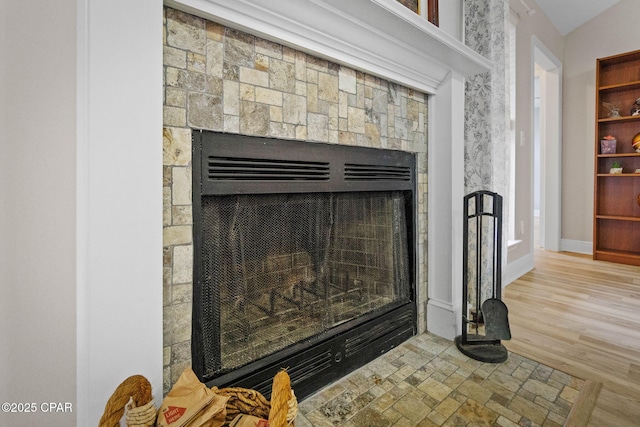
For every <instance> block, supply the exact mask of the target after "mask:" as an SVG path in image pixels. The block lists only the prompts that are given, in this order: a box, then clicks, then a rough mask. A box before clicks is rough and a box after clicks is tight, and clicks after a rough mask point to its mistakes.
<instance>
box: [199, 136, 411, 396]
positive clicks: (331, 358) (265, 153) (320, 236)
mask: <svg viewBox="0 0 640 427" xmlns="http://www.w3.org/2000/svg"><path fill="white" fill-rule="evenodd" d="M193 147H194V148H193V165H194V167H193V185H194V187H193V189H194V191H193V209H194V211H193V217H194V295H193V322H192V325H193V326H192V341H191V342H192V364H193V368H194V370H195V372H196V373H197V374H198V376H199V377H200V379H201V380H203V381H205V382H207V384H208V385H209V386H213V385H216V386H239V387H247V388H253V389H256V390H258V391H260V392H262V393H263V394H264V395H266V396H267V397H268V396H270V386H271V379H272V378H273V376H274V375H275V373H276V372H277V371H278V370H280V369H282V368H287V369H288V373H289V375H290V377H291V381H292V387H293V388H294V390H295V391H296V394H297V396H298V398H299V399H302V398H304V397H306V396H307V395H309V394H310V393H312V392H314V391H316V390H317V389H319V388H321V387H322V386H324V385H326V384H328V383H330V382H332V381H334V380H336V379H337V378H339V377H341V376H343V375H345V374H346V373H348V372H350V371H352V370H354V369H356V368H358V367H360V366H362V365H364V364H365V363H367V362H369V361H371V360H373V359H374V358H375V357H377V356H378V355H380V354H381V353H384V352H386V351H388V350H389V349H391V348H393V347H394V346H396V345H398V344H399V343H401V342H402V341H404V340H406V339H407V338H409V337H410V336H412V335H414V334H415V331H416V304H415V286H414V282H415V276H416V275H415V259H414V258H415V252H416V251H415V249H414V242H415V239H414V237H413V234H414V230H415V224H414V218H415V215H414V209H415V203H414V197H415V191H414V187H415V159H414V155H413V154H411V153H407V152H401V151H394V150H382V149H372V148H361V147H352V146H342V145H332V144H323V143H310V142H300V141H290V140H278V139H270V138H260V137H250V136H243V135H237V134H224V133H215V132H209V131H194V132H193Z"/></svg>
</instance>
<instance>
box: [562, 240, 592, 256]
mask: <svg viewBox="0 0 640 427" xmlns="http://www.w3.org/2000/svg"><path fill="white" fill-rule="evenodd" d="M560 244H561V245H562V246H561V247H562V250H563V251H565V252H575V253H578V254H587V255H591V254H592V253H593V242H583V241H581V240H569V239H562V241H561V242H560Z"/></svg>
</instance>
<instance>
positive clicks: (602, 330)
mask: <svg viewBox="0 0 640 427" xmlns="http://www.w3.org/2000/svg"><path fill="white" fill-rule="evenodd" d="M503 299H504V301H505V303H506V304H507V306H508V308H509V321H510V325H511V333H512V336H513V338H512V340H511V341H504V344H505V345H506V347H507V348H508V349H509V350H510V351H513V352H515V353H517V354H520V355H523V356H526V357H529V358H531V359H534V360H536V361H538V362H540V363H543V364H546V365H548V366H551V367H553V368H555V369H559V370H562V371H564V372H566V373H569V374H571V375H574V376H577V377H580V378H584V379H591V380H595V381H599V382H601V383H602V384H603V387H602V391H601V393H600V397H599V398H598V401H597V402H596V406H595V409H594V411H593V414H592V416H591V421H590V423H589V426H592V427H603V426H615V427H624V426H633V427H638V426H640V267H633V266H627V265H622V264H615V263H608V262H602V261H593V260H592V259H591V257H590V256H585V255H578V254H570V253H565V252H561V253H558V252H548V251H542V250H539V251H536V253H535V269H534V270H533V271H531V272H529V273H527V274H526V275H524V276H523V277H521V278H520V279H518V280H516V281H514V282H513V283H511V284H510V285H509V286H507V288H506V290H505V293H504V297H503Z"/></svg>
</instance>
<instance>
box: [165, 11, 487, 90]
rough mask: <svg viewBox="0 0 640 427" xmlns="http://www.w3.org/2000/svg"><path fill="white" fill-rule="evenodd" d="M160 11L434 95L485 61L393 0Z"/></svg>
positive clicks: (484, 65) (475, 71) (474, 71)
mask: <svg viewBox="0 0 640 427" xmlns="http://www.w3.org/2000/svg"><path fill="white" fill-rule="evenodd" d="M164 3H165V4H166V5H167V6H170V7H173V8H176V9H179V10H182V11H185V12H188V13H191V14H194V15H197V16H200V17H203V18H206V19H210V20H212V21H215V22H219V23H221V24H223V25H226V26H229V27H232V28H236V29H239V30H242V31H245V32H248V33H250V34H254V35H257V36H260V37H263V38H265V39H268V40H271V41H274V42H277V43H281V44H283V45H286V46H290V47H293V48H296V49H299V50H302V51H305V52H307V53H310V54H313V55H315V56H319V57H321V58H324V59H328V60H331V61H333V62H336V63H339V64H344V65H348V66H350V67H353V68H355V69H358V70H362V71H366V72H368V73H370V74H374V75H377V76H379V77H382V78H385V79H388V80H391V81H394V82H397V83H400V84H403V85H405V86H408V87H411V88H414V89H417V90H420V91H423V92H426V93H429V94H434V93H435V92H436V91H437V89H438V87H439V86H440V84H441V83H442V82H443V81H444V80H445V78H446V77H447V75H448V74H449V73H450V72H451V71H454V72H456V73H457V74H459V75H461V76H463V77H468V76H471V75H474V74H478V73H482V72H485V71H488V70H489V69H490V67H491V64H490V62H489V61H488V60H487V59H486V58H484V57H482V56H481V55H479V54H478V53H476V52H474V51H473V50H471V49H470V48H468V47H466V46H465V45H464V44H463V43H461V42H460V41H458V40H456V39H455V38H454V37H452V36H450V35H449V34H447V33H446V32H444V31H442V30H441V29H439V28H437V27H436V26H434V25H433V24H431V23H430V22H428V21H426V20H425V19H424V18H422V17H420V16H419V15H417V14H415V13H413V12H411V11H410V10H409V9H407V8H406V7H404V6H402V5H401V4H399V3H398V2H397V1H396V0H349V1H345V0H296V1H291V0H234V1H229V0H165V2H164Z"/></svg>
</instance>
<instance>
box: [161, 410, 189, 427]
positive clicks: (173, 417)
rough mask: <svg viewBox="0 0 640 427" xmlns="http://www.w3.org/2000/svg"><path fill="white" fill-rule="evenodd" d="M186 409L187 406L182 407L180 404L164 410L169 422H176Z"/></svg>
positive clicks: (165, 417)
mask: <svg viewBox="0 0 640 427" xmlns="http://www.w3.org/2000/svg"><path fill="white" fill-rule="evenodd" d="M186 410H187V408H181V407H179V406H169V407H168V408H167V409H165V411H164V419H165V420H166V421H167V424H171V423H174V422H176V421H178V420H179V419H180V417H182V416H183V415H184V413H185V412H186Z"/></svg>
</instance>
